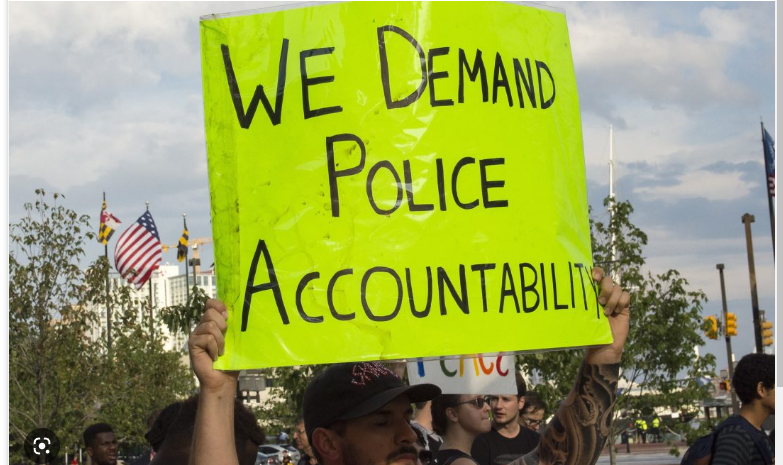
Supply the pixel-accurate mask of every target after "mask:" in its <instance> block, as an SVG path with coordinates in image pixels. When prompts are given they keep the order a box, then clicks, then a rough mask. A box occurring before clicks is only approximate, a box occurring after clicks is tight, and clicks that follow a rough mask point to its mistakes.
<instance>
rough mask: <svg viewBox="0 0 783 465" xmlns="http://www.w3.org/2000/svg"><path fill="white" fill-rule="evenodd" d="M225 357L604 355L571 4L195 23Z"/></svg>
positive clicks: (348, 7) (402, 6)
mask: <svg viewBox="0 0 783 465" xmlns="http://www.w3.org/2000/svg"><path fill="white" fill-rule="evenodd" d="M201 39H202V72H203V82H204V112H205V119H206V136H207V152H208V158H209V177H210V192H211V202H212V224H213V234H214V238H215V244H216V251H215V262H216V267H217V273H218V275H219V277H220V279H219V281H218V287H219V295H220V297H221V299H223V300H224V301H225V303H226V304H227V306H228V308H229V310H230V312H231V314H230V318H229V320H230V321H229V330H228V333H227V338H226V355H225V356H223V357H221V359H220V360H219V361H218V363H217V365H216V366H217V367H219V368H224V369H245V368H257V367H269V366H285V365H297V364H315V363H330V362H338V361H355V360H384V359H400V358H412V357H436V356H443V355H454V354H473V353H485V354H490V353H499V352H512V351H525V350H537V349H549V348H561V347H575V346H588V345H595V344H605V343H608V342H610V341H611V334H610V330H609V327H608V324H607V323H606V320H605V319H602V317H601V312H600V311H599V309H598V305H597V302H596V289H595V287H594V286H593V284H592V280H591V279H590V270H591V266H592V263H591V258H590V257H591V251H590V237H589V225H588V224H589V223H588V206H587V198H586V197H587V195H586V187H585V173H584V158H583V154H582V135H581V129H580V120H579V103H578V98H577V88H576V82H575V78H574V70H573V63H572V59H571V49H570V44H569V39H568V31H567V28H566V21H565V16H564V14H562V13H560V12H554V11H549V10H543V9H538V8H533V7H527V6H519V5H513V4H505V3H473V2H466V3H450V2H443V3H440V2H436V3H418V2H411V3H407V2H406V3H385V2H383V3H372V2H368V3H364V2H358V3H345V4H330V5H320V6H314V7H309V8H301V9H292V10H286V11H274V12H266V13H260V14H247V15H228V16H208V17H204V18H202V21H201Z"/></svg>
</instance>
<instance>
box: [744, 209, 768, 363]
mask: <svg viewBox="0 0 783 465" xmlns="http://www.w3.org/2000/svg"><path fill="white" fill-rule="evenodd" d="M754 221H756V217H755V216H753V215H751V214H750V213H745V214H744V215H742V222H743V223H744V224H745V242H746V243H747V245H748V271H749V272H750V301H751V305H753V333H754V335H755V336H756V353H759V354H763V353H764V346H762V345H761V321H760V318H759V296H758V292H756V264H755V262H754V260H753V237H752V234H751V232H750V223H753V222H754Z"/></svg>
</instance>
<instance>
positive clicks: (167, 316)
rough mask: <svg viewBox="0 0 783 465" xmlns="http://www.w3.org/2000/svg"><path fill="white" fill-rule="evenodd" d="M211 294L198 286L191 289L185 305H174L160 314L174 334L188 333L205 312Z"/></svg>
mask: <svg viewBox="0 0 783 465" xmlns="http://www.w3.org/2000/svg"><path fill="white" fill-rule="evenodd" d="M207 300H209V296H207V294H206V293H205V292H204V291H203V290H202V289H201V288H200V287H198V286H193V288H192V289H191V290H190V299H189V300H188V302H187V303H185V304H184V305H172V306H171V307H166V308H164V309H162V310H161V311H160V312H159V313H158V315H159V318H160V319H161V321H163V323H164V324H165V325H166V327H168V329H169V331H170V332H171V333H172V334H177V333H179V334H184V335H188V334H190V332H191V331H192V330H193V328H195V327H196V324H197V323H198V322H199V320H200V319H201V315H203V314H204V309H205V308H206V306H207Z"/></svg>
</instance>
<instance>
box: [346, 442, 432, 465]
mask: <svg viewBox="0 0 783 465" xmlns="http://www.w3.org/2000/svg"><path fill="white" fill-rule="evenodd" d="M402 454H413V455H414V456H417V455H418V454H419V451H417V450H416V448H415V447H413V446H400V447H399V448H397V449H395V450H394V452H392V453H391V454H389V455H388V456H386V459H385V460H384V462H383V465H390V464H391V462H392V460H394V459H395V458H397V457H399V456H400V455H402ZM360 455H361V454H359V452H358V451H357V450H356V448H355V447H353V445H352V444H348V443H345V442H344V443H343V445H342V456H343V465H379V464H377V463H373V462H372V461H371V459H369V458H367V457H361V456H360Z"/></svg>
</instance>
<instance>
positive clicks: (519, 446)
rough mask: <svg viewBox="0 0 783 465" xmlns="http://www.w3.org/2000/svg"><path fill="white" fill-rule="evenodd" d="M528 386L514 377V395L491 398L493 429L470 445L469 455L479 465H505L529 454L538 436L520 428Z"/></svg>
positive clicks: (520, 377)
mask: <svg viewBox="0 0 783 465" xmlns="http://www.w3.org/2000/svg"><path fill="white" fill-rule="evenodd" d="M526 390H527V386H526V385H525V380H524V379H523V378H522V375H521V374H520V373H517V392H516V393H515V394H503V395H499V396H493V397H492V403H491V404H490V405H491V407H492V429H491V430H490V431H488V432H486V433H484V434H481V435H480V436H478V437H477V438H476V440H475V441H473V446H472V447H471V448H470V455H471V456H473V459H475V460H476V462H478V463H479V464H480V465H506V464H507V463H509V462H512V461H514V460H516V459H518V458H519V457H522V456H523V455H525V454H527V453H528V452H530V451H532V450H533V449H535V448H536V446H537V445H538V440H539V438H540V436H539V434H538V433H536V432H534V431H532V430H530V429H527V428H522V427H521V426H520V425H519V412H520V410H522V409H523V408H524V407H525V392H526Z"/></svg>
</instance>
